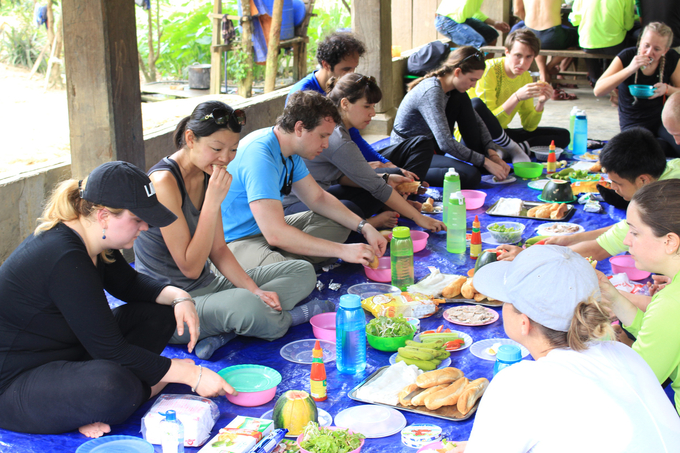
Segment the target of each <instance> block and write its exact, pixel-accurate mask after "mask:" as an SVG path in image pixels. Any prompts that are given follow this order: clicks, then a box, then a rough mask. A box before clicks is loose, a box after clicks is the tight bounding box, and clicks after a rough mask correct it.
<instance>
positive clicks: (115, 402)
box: [0, 303, 176, 434]
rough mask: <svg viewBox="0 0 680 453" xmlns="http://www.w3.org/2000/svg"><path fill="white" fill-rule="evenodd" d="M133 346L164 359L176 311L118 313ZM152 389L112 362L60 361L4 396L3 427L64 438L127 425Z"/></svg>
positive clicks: (141, 306) (144, 308)
mask: <svg viewBox="0 0 680 453" xmlns="http://www.w3.org/2000/svg"><path fill="white" fill-rule="evenodd" d="M114 316H115V318H116V320H117V321H118V324H119V326H120V329H121V332H122V334H123V335H124V337H125V338H126V340H127V341H128V343H130V344H133V345H136V346H140V347H142V348H145V349H147V350H149V351H151V352H154V353H156V354H160V353H161V352H162V351H163V349H165V346H166V345H167V343H168V341H169V340H170V338H171V337H172V334H173V333H174V331H175V328H176V322H175V317H174V313H173V309H172V307H170V306H167V305H158V304H154V303H137V304H131V305H130V304H128V305H123V306H121V307H118V308H116V309H115V310H114ZM150 395H151V387H150V386H149V385H148V384H147V383H145V382H142V381H141V380H140V379H139V378H138V377H137V376H135V375H134V374H133V373H132V372H131V371H130V370H128V369H127V368H125V367H124V366H121V365H119V364H117V363H114V362H112V361H109V360H92V359H91V358H90V357H89V356H88V355H87V354H85V357H83V360H82V361H75V362H74V361H64V360H57V361H53V362H49V363H46V364H44V365H41V366H38V367H36V368H33V369H31V370H29V371H25V372H23V373H22V374H20V375H19V376H18V377H17V378H16V379H15V380H14V381H13V382H12V384H10V385H9V386H8V387H7V388H6V389H5V391H4V392H3V393H2V394H1V395H0V427H2V428H3V429H7V430H10V431H18V432H23V433H33V434H58V433H64V432H68V431H73V430H75V429H77V428H79V427H81V426H84V425H88V424H90V423H95V422H101V423H107V424H109V425H115V424H119V423H123V422H124V421H125V420H127V418H128V417H130V415H132V413H133V412H134V411H136V410H137V409H139V407H140V406H141V405H142V404H143V403H144V402H145V401H147V400H148V399H149V396H150Z"/></svg>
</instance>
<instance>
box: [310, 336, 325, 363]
mask: <svg viewBox="0 0 680 453" xmlns="http://www.w3.org/2000/svg"><path fill="white" fill-rule="evenodd" d="M312 358H313V359H323V351H322V350H321V345H320V344H319V340H316V343H314V349H312Z"/></svg>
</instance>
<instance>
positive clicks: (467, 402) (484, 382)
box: [456, 378, 489, 415]
mask: <svg viewBox="0 0 680 453" xmlns="http://www.w3.org/2000/svg"><path fill="white" fill-rule="evenodd" d="M488 385H489V380H488V379H486V378H479V379H475V380H474V381H472V382H470V383H469V384H468V385H467V386H466V387H465V388H464V389H463V392H462V393H461V394H460V396H459V397H458V403H457V406H456V407H457V409H458V412H460V413H461V414H463V415H466V414H467V413H468V412H470V410H472V407H473V406H474V405H475V403H476V402H477V400H478V399H479V398H481V396H482V394H483V393H484V391H485V390H486V387H487V386H488Z"/></svg>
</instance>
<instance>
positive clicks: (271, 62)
mask: <svg viewBox="0 0 680 453" xmlns="http://www.w3.org/2000/svg"><path fill="white" fill-rule="evenodd" d="M282 20H283V0H274V8H273V11H272V26H271V28H270V29H269V43H268V45H267V67H266V70H265V75H264V92H265V93H269V92H271V91H274V88H275V87H276V72H277V70H278V66H279V64H278V63H279V42H280V40H281V21H282Z"/></svg>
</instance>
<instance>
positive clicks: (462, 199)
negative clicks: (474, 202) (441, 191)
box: [449, 192, 465, 206]
mask: <svg viewBox="0 0 680 453" xmlns="http://www.w3.org/2000/svg"><path fill="white" fill-rule="evenodd" d="M454 199H455V200H456V201H457V202H458V205H460V206H462V205H465V196H464V195H463V192H453V193H452V194H451V197H450V198H449V202H450V201H451V200H454Z"/></svg>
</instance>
